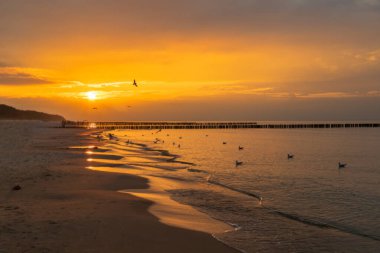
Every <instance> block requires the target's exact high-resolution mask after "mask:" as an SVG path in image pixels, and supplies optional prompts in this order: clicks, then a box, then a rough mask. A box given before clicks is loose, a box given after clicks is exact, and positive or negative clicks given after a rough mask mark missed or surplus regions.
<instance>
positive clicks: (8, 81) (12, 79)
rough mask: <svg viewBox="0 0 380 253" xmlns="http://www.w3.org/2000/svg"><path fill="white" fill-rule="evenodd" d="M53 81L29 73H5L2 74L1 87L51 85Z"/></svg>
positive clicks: (0, 77)
mask: <svg viewBox="0 0 380 253" xmlns="http://www.w3.org/2000/svg"><path fill="white" fill-rule="evenodd" d="M51 83H53V82H52V81H49V80H46V79H43V78H39V77H36V76H34V75H31V74H28V73H21V72H16V73H4V72H0V85H30V84H51Z"/></svg>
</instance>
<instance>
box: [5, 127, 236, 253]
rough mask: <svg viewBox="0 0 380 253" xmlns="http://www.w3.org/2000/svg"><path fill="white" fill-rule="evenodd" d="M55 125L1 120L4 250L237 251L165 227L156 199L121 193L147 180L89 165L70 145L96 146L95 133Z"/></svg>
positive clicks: (205, 237) (145, 185)
mask: <svg viewBox="0 0 380 253" xmlns="http://www.w3.org/2000/svg"><path fill="white" fill-rule="evenodd" d="M47 126H48V125H47V124H46V123H39V122H12V121H1V122H0V133H1V137H0V253H5V252H7V253H8V252H38V253H43V252H136V253H138V252H236V251H235V250H233V249H231V248H229V247H227V246H225V245H224V244H222V243H220V242H218V241H217V240H215V239H214V238H213V237H212V236H211V235H210V234H208V233H202V232H195V231H191V230H186V229H181V228H176V227H172V226H168V225H165V224H162V223H161V222H159V220H158V218H156V217H155V216H153V215H152V214H151V213H149V212H148V209H149V208H150V207H151V206H152V202H151V201H148V200H145V199H142V198H139V197H136V196H133V195H130V194H125V193H120V192H118V191H119V190H120V189H131V191H133V189H135V191H139V190H143V189H147V188H148V180H147V179H144V178H141V177H136V176H131V175H126V174H119V173H105V172H99V171H90V170H86V169H84V168H85V166H86V162H85V156H84V155H83V154H81V153H78V152H73V151H70V150H68V149H67V147H69V146H73V145H78V144H79V145H87V144H91V141H92V140H91V139H90V138H88V133H87V132H84V131H83V130H73V129H71V130H70V129H57V128H47ZM15 185H20V186H21V190H19V191H12V190H11V189H12V188H13V187H14V186H15Z"/></svg>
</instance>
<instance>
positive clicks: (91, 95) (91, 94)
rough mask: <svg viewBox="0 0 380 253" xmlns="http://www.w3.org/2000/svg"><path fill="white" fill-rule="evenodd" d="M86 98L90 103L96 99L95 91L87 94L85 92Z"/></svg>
mask: <svg viewBox="0 0 380 253" xmlns="http://www.w3.org/2000/svg"><path fill="white" fill-rule="evenodd" d="M86 96H87V99H88V100H91V101H93V100H96V99H97V94H96V92H95V91H89V92H87V93H86Z"/></svg>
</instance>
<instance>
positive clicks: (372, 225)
mask: <svg viewBox="0 0 380 253" xmlns="http://www.w3.org/2000/svg"><path fill="white" fill-rule="evenodd" d="M109 133H112V134H113V137H112V138H111V140H109ZM98 137H99V136H98ZM102 139H103V140H105V141H104V142H105V144H104V145H105V147H106V148H108V149H110V150H112V152H111V153H112V154H118V155H119V156H123V157H124V158H123V159H119V160H118V161H117V162H116V163H115V162H114V164H113V165H112V166H119V167H120V168H124V169H125V170H126V171H128V169H130V168H131V166H132V167H133V166H136V167H137V166H141V167H143V168H147V169H140V171H139V173H140V174H141V175H142V176H144V175H149V176H155V177H163V178H168V179H173V180H178V181H186V182H187V183H186V184H184V185H185V186H186V187H183V188H181V187H179V188H178V189H171V190H170V194H171V197H172V198H173V199H174V200H176V201H178V202H180V203H184V204H188V205H191V206H193V207H195V208H196V209H198V210H199V211H201V212H204V213H206V214H208V215H209V216H211V217H213V218H215V219H217V220H220V221H223V222H225V223H228V224H230V225H231V226H233V227H234V230H232V231H229V232H226V233H222V234H217V235H214V236H215V237H216V238H217V239H218V240H221V241H222V242H224V243H226V244H228V245H230V246H231V247H234V248H236V249H239V250H240V251H242V252H380V129H379V128H342V129H212V130H211V129H202V130H196V129H191V130H190V129H189V130H188V129H181V130H166V129H163V130H113V131H111V132H104V133H103V137H102ZM131 146H135V147H138V149H137V150H140V151H134V153H132V154H131V152H129V153H128V152H127V151H128V150H131V149H129V147H131ZM289 155H291V156H289ZM339 163H342V164H346V166H345V167H342V166H339ZM101 166H104V164H103V165H101ZM189 182H190V183H191V182H194V184H189ZM189 185H190V186H189ZM191 185H194V186H191Z"/></svg>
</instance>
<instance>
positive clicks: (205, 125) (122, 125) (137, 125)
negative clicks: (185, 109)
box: [62, 121, 380, 130]
mask: <svg viewBox="0 0 380 253" xmlns="http://www.w3.org/2000/svg"><path fill="white" fill-rule="evenodd" d="M62 127H64V128H93V129H142V130H143V129H145V130H148V129H237V128H269V129H288V128H289V129H293V128H297V129H299V128H377V127H380V123H286V124H284V123H257V122H158V121H156V122H87V121H63V122H62Z"/></svg>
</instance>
